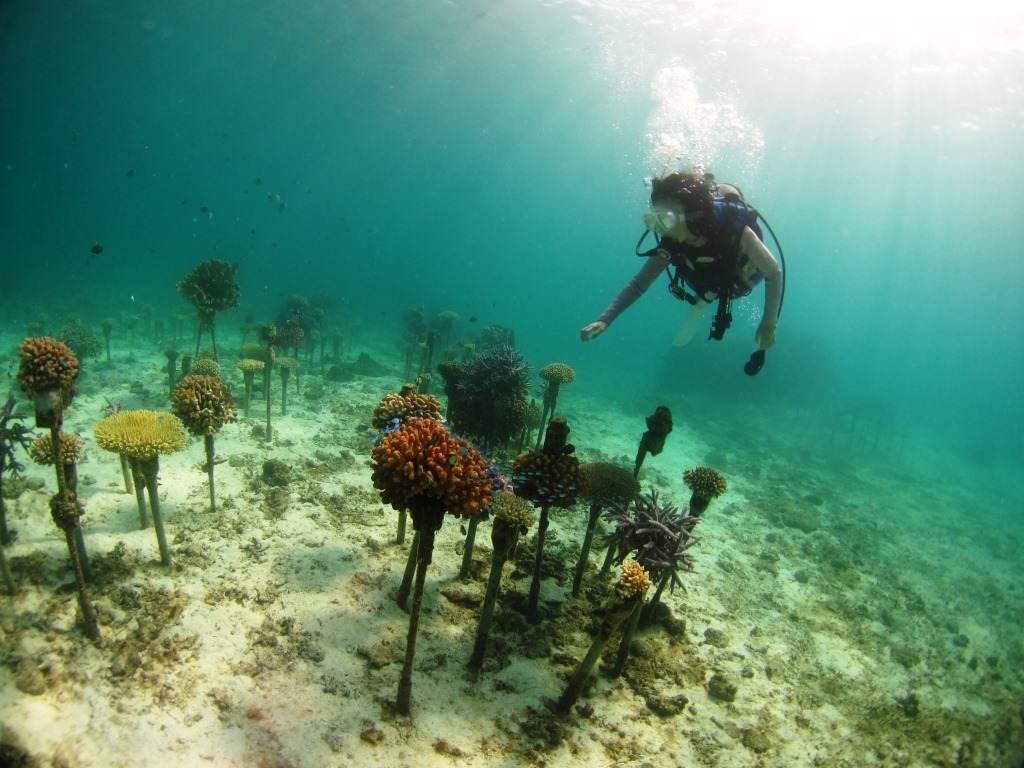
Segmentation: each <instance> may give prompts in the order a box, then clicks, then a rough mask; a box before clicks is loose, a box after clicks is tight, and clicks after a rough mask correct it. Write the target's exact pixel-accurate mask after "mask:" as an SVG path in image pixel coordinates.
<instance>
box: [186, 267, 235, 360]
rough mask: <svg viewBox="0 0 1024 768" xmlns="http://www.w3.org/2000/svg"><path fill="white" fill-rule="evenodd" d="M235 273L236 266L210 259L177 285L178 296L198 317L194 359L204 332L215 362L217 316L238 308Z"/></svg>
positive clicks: (216, 356) (197, 353)
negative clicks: (191, 307) (193, 309)
mask: <svg viewBox="0 0 1024 768" xmlns="http://www.w3.org/2000/svg"><path fill="white" fill-rule="evenodd" d="M237 271H238V265H237V264H229V263H228V262H226V261H221V260H220V259H209V260H208V261H204V262H201V263H200V264H199V265H198V266H197V267H196V268H195V269H193V270H192V271H191V272H189V273H188V274H187V275H185V277H184V278H182V280H181V282H179V283H178V293H180V294H181V295H182V296H184V297H185V298H186V299H188V300H189V301H190V302H192V305H193V306H194V307H195V308H196V311H197V312H198V313H199V332H198V334H197V335H196V356H198V355H199V343H200V341H201V340H202V338H203V331H209V332H210V339H211V340H212V342H213V355H214V358H218V355H217V334H216V331H215V328H214V323H215V320H216V317H217V313H218V312H221V311H223V310H225V309H233V308H235V307H237V306H238V297H239V296H240V295H241V291H240V290H239V287H238V281H237V280H235V273H236V272H237ZM218 359H219V358H218Z"/></svg>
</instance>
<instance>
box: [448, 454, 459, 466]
mask: <svg viewBox="0 0 1024 768" xmlns="http://www.w3.org/2000/svg"><path fill="white" fill-rule="evenodd" d="M448 463H449V464H451V465H452V466H453V467H454V466H456V465H458V463H459V457H458V456H449V457H448Z"/></svg>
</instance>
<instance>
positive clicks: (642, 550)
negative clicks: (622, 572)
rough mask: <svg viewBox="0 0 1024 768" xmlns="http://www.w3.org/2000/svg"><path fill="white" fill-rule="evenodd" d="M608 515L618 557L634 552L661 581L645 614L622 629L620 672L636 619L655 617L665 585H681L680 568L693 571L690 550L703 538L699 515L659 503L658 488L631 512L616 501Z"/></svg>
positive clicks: (617, 665)
mask: <svg viewBox="0 0 1024 768" xmlns="http://www.w3.org/2000/svg"><path fill="white" fill-rule="evenodd" d="M605 519H606V520H608V521H609V522H612V523H614V524H615V530H614V531H612V533H611V534H609V536H608V547H609V550H614V551H616V552H617V555H618V558H619V560H622V559H623V558H625V557H626V556H627V555H628V554H630V553H633V554H634V557H635V558H636V561H637V562H638V563H640V564H641V565H643V566H644V567H645V568H646V569H647V571H648V572H650V574H651V575H652V576H653V577H654V578H655V579H656V580H657V582H658V588H657V590H655V593H654V597H653V598H651V602H650V603H649V604H648V605H647V608H646V609H645V610H644V615H643V616H641V615H640V610H639V607H638V608H637V611H636V613H635V614H634V615H633V616H632V617H631V619H630V622H629V625H628V627H627V629H626V630H625V631H624V632H623V638H622V642H621V644H620V646H619V653H618V658H617V659H616V663H615V667H614V671H613V674H614V675H618V674H619V673H620V672H621V671H622V668H623V667H624V666H625V663H626V659H627V657H628V656H629V649H630V646H631V644H632V640H633V630H634V629H635V628H636V625H637V623H641V624H645V625H646V624H647V623H649V622H650V621H651V620H652V618H653V616H654V610H655V608H656V607H657V606H658V604H659V601H660V600H661V594H662V592H664V591H665V587H666V586H672V587H675V585H676V584H679V585H680V586H682V582H681V581H680V579H679V573H680V572H686V573H692V572H693V563H694V561H693V558H692V557H691V556H690V554H689V553H688V552H687V550H689V549H690V548H691V547H692V546H693V545H694V544H696V543H697V542H698V541H700V539H699V538H698V537H696V536H694V535H693V533H692V530H693V526H694V525H695V524H696V522H697V518H695V517H691V516H690V515H689V514H687V512H686V510H683V511H680V510H679V509H677V508H676V507H675V505H673V504H662V503H660V502H659V501H658V493H657V491H651V492H650V493H649V494H646V495H643V496H640V497H638V498H637V499H636V500H635V501H634V503H633V508H632V512H630V511H629V509H628V508H627V506H626V505H623V504H615V505H613V506H612V509H611V510H610V511H609V512H608V513H607V514H606V515H605Z"/></svg>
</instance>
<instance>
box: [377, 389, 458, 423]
mask: <svg viewBox="0 0 1024 768" xmlns="http://www.w3.org/2000/svg"><path fill="white" fill-rule="evenodd" d="M441 407H442V406H441V401H440V400H438V399H437V398H436V397H434V396H433V395H424V394H421V393H419V392H417V391H416V385H415V384H405V385H403V386H402V388H401V390H399V391H398V392H397V393H391V394H388V395H384V397H382V398H381V400H380V402H379V403H378V404H377V407H376V408H374V409H373V428H374V429H385V428H387V427H389V426H393V425H395V424H404V423H405V422H407V421H411V420H412V419H440V418H441ZM396 419H397V421H396Z"/></svg>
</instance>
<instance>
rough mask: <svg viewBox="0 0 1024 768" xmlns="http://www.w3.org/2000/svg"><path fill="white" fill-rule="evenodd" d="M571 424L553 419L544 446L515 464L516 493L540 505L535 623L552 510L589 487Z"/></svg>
mask: <svg viewBox="0 0 1024 768" xmlns="http://www.w3.org/2000/svg"><path fill="white" fill-rule="evenodd" d="M568 437H569V425H568V424H567V423H566V421H565V419H552V420H551V423H550V424H549V425H548V429H547V433H546V434H545V437H544V448H543V449H538V450H533V451H530V452H529V453H524V454H520V455H519V456H518V457H516V460H515V463H514V464H513V465H512V481H513V483H514V485H515V494H516V496H520V497H522V498H524V499H528V500H530V501H532V502H533V503H534V504H536V505H537V506H539V507H540V522H538V524H537V549H536V553H535V555H534V562H533V577H532V579H531V580H530V594H529V597H528V598H527V606H526V615H527V620H528V621H529V622H530V623H531V624H536V623H537V622H538V621H540V613H539V609H538V606H539V601H540V581H541V564H542V561H543V555H544V536H545V533H546V532H547V529H548V509H549V508H551V507H570V506H572V505H573V504H574V503H575V502H576V497H577V495H578V494H579V493H580V492H581V491H585V490H586V486H585V483H586V478H585V477H584V475H583V473H582V472H581V471H580V464H579V461H578V460H577V458H576V457H575V456H573V455H571V454H572V451H573V450H574V448H573V447H572V446H571V445H568V444H567V442H566V441H567V439H568Z"/></svg>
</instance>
